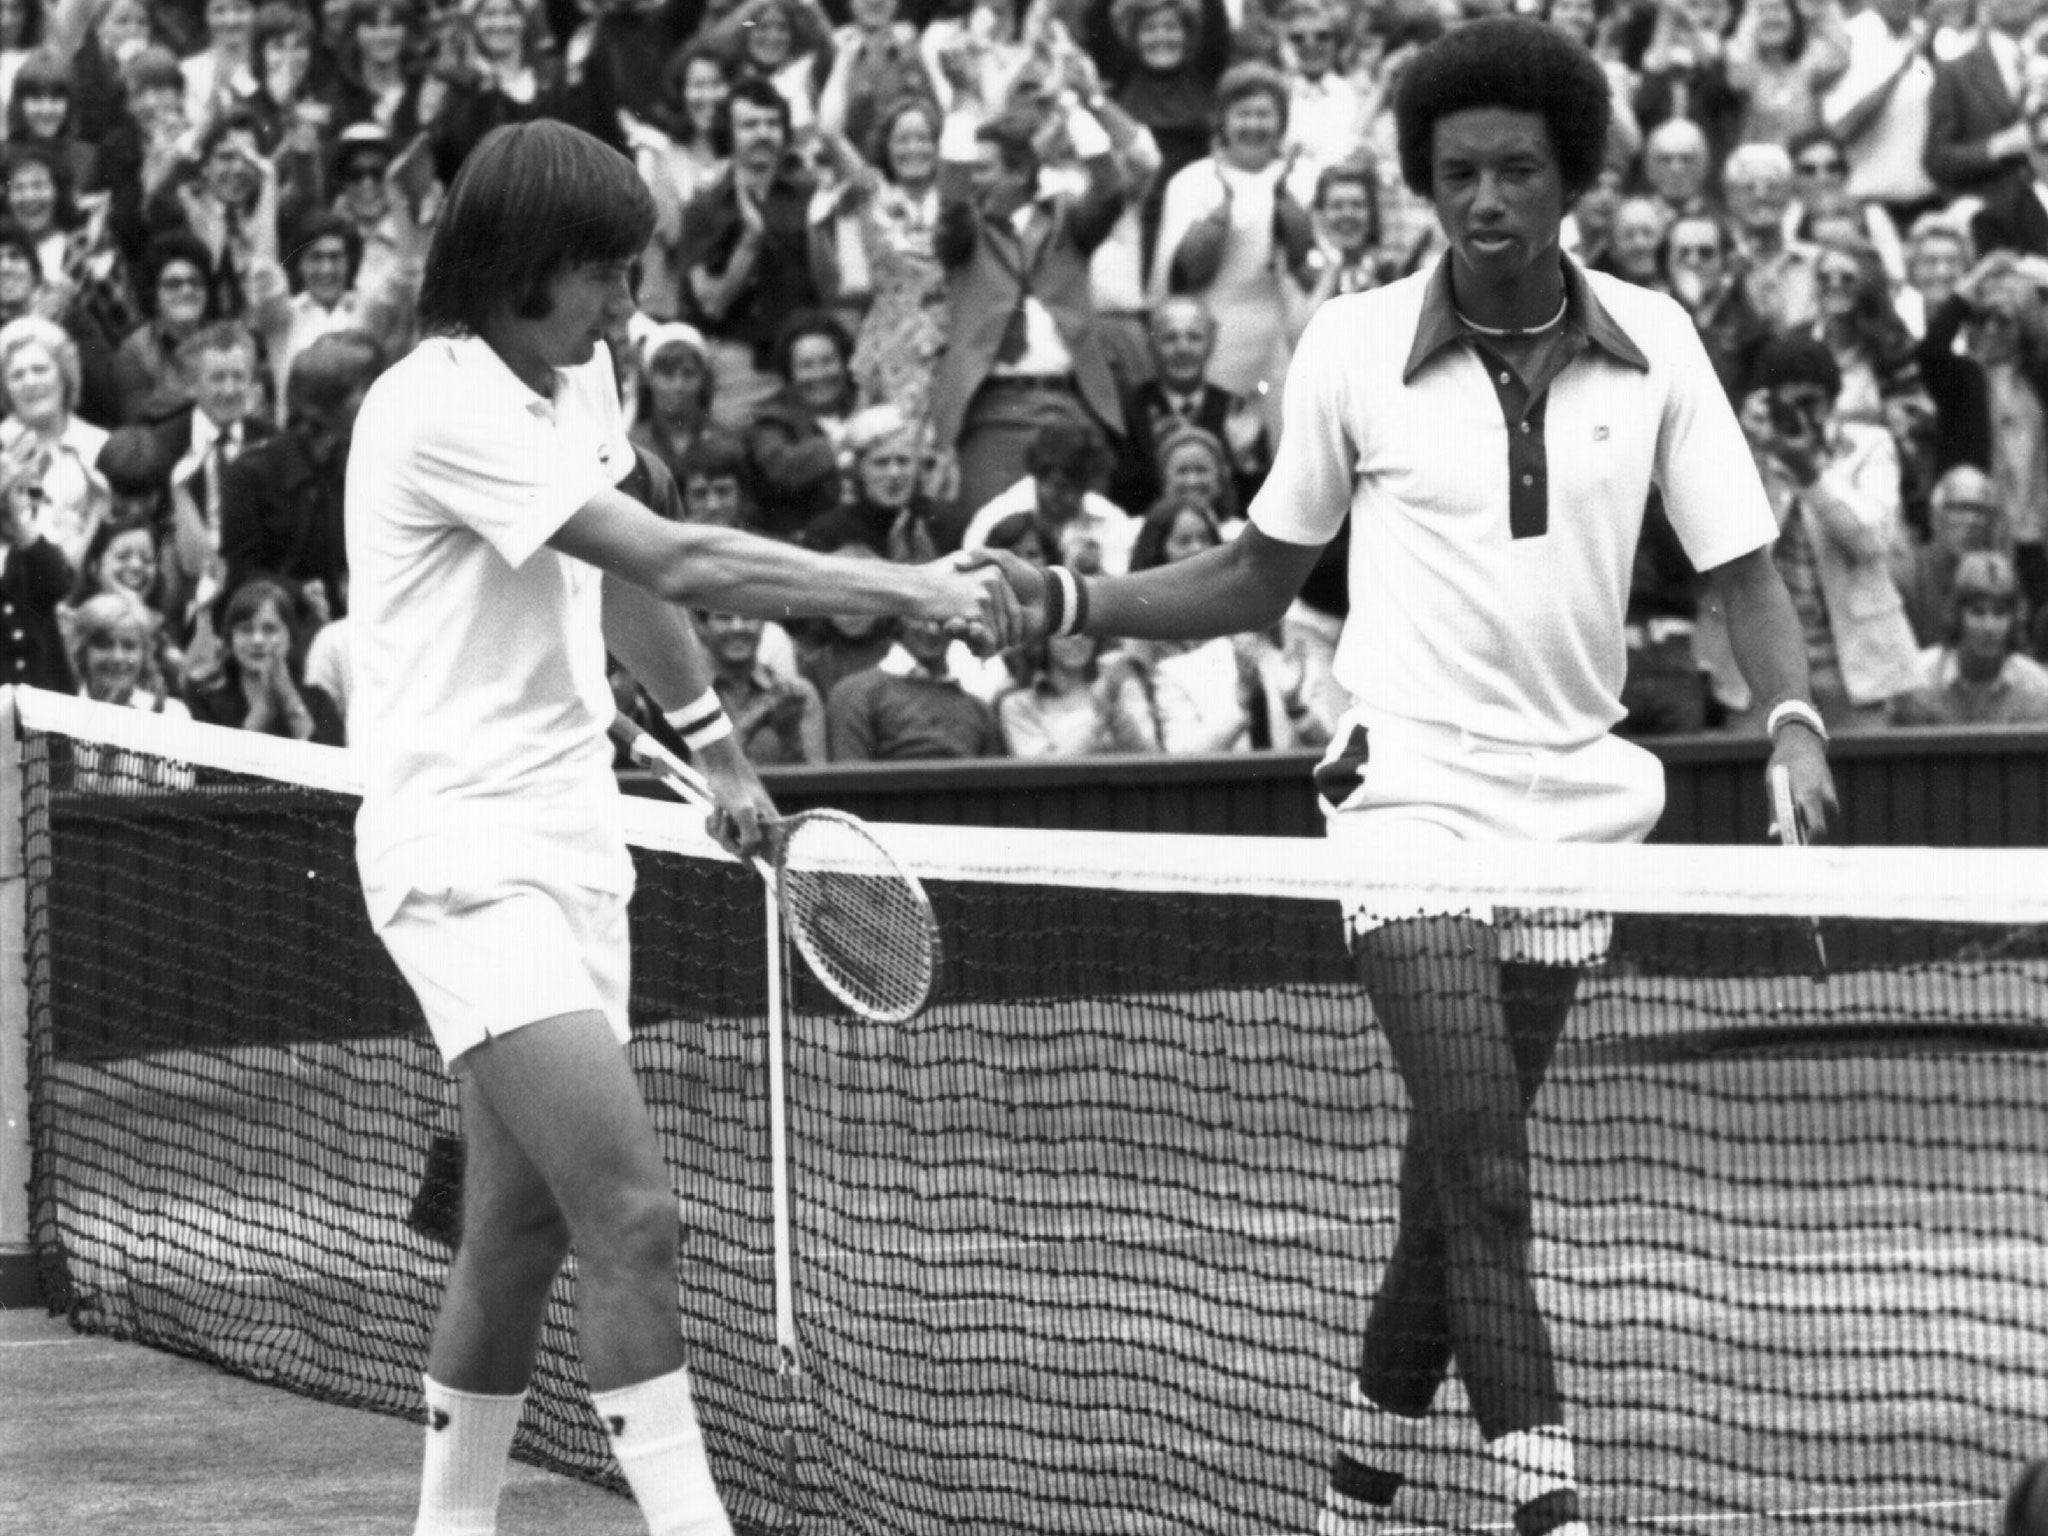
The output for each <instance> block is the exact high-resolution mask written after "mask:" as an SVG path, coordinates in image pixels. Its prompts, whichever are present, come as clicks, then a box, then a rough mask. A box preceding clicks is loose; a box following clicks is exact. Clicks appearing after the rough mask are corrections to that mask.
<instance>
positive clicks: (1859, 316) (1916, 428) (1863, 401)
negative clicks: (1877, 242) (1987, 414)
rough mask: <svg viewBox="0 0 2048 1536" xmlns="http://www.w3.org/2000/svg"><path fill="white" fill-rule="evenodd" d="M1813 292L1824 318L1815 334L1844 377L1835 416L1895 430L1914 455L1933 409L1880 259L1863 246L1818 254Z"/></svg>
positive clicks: (1843, 245) (1836, 244)
mask: <svg viewBox="0 0 2048 1536" xmlns="http://www.w3.org/2000/svg"><path fill="white" fill-rule="evenodd" d="M1814 285H1815V292H1816V294H1817V295H1818V304H1819V314H1818V315H1817V316H1816V318H1815V320H1814V322H1813V324H1812V326H1811V328H1810V329H1811V334H1813V335H1814V336H1816V337H1818V338H1819V339H1820V340H1821V341H1823V342H1825V343H1826V344H1827V347H1828V350H1829V351H1830V352H1832V353H1834V356H1835V364H1836V366H1837V367H1839V368H1840V369H1841V370H1842V389H1841V398H1840V400H1839V401H1838V402H1837V403H1836V407H1835V410H1836V414H1837V415H1838V416H1840V417H1841V418H1842V419H1843V420H1845V421H1861V422H1868V423H1870V424H1871V425H1872V426H1884V427H1889V428H1890V430H1891V432H1892V434H1893V435H1894V436H1895V437H1896V438H1898V439H1899V445H1900V448H1901V449H1902V450H1904V451H1911V450H1912V449H1913V447H1914V445H1915V443H1916V441H1917V438H1918V436H1919V433H1920V424H1921V421H1922V419H1923V418H1924V416H1925V415H1926V414H1927V411H1928V410H1929V409H1930V407H1929V406H1928V405H1927V401H1926V393H1925V391H1924V389H1923V388H1922V386H1921V381H1920V363H1919V358H1918V356H1917V354H1916V352H1915V349H1914V345H1913V337H1912V333H1911V332H1909V331H1908V330H1907V329H1906V322H1905V321H1903V320H1901V319H1900V318H1899V312H1898V311H1897V310H1896V309H1895V308H1893V306H1892V297H1891V284H1890V282H1889V281H1887V279H1886V277H1885V272H1884V265H1883V263H1881V262H1880V261H1879V260H1878V256H1877V252H1876V251H1875V250H1873V249H1872V248H1871V246H1870V245H1869V244H1868V242H1866V241H1862V240H1835V241H1831V242H1829V243H1828V244H1826V245H1823V246H1821V247H1819V255H1818V258H1817V259H1816V261H1815V263H1814Z"/></svg>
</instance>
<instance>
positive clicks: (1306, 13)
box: [1280, 0, 1366, 208]
mask: <svg viewBox="0 0 2048 1536" xmlns="http://www.w3.org/2000/svg"><path fill="white" fill-rule="evenodd" d="M1281 19H1282V22H1283V25H1282V27H1281V33H1280V35H1281V38H1282V41H1283V44H1284V46H1283V49H1282V56H1283V59H1284V60H1285V61H1286V64H1287V66H1288V67H1287V69H1286V75H1287V114H1286V115H1287V155H1288V159H1289V165H1288V169H1287V174H1286V177H1285V184H1286V187H1287V191H1288V194H1289V195H1290V196H1291V197H1292V198H1293V199H1294V201H1295V202H1296V203H1298V204H1299V205H1301V206H1302V207H1304V208H1305V207H1308V206H1309V205H1310V204H1312V203H1314V202H1315V200H1316V184H1317V182H1318V181H1319V180H1320V179H1321V177H1322V173H1323V172H1324V171H1326V170H1329V169H1331V168H1332V167H1334V166H1339V165H1345V164H1348V163H1352V162H1354V161H1355V160H1356V159H1357V158H1358V156H1359V155H1360V154H1362V153H1363V152H1364V149H1365V107H1366V102H1365V96H1364V93H1363V92H1361V91H1360V90H1359V88H1358V86H1357V85H1356V84H1355V83H1353V82H1352V80H1351V79H1350V78H1349V77H1348V76H1347V75H1345V74H1344V73H1343V71H1341V70H1340V69H1339V68H1338V67H1337V64H1338V52H1337V41H1338V38H1339V37H1340V36H1341V35H1342V30H1343V17H1342V15H1341V14H1340V11H1339V7H1338V6H1337V5H1336V4H1335V3H1334V0H1289V3H1288V4H1287V6H1286V7H1285V10H1284V11H1283V13H1282V18H1281Z"/></svg>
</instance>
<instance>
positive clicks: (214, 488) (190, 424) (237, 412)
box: [151, 320, 277, 549]
mask: <svg viewBox="0 0 2048 1536" xmlns="http://www.w3.org/2000/svg"><path fill="white" fill-rule="evenodd" d="M179 360H180V361H181V362H182V363H183V364H184V367H185V369H186V371H187V373H188V374H189V375H190V377H191V379H192V403H191V404H190V405H186V406H181V407H180V408H179V409H178V410H177V411H175V412H174V413H173V414H171V415H170V416H167V417H165V418H164V419H163V420H162V421H161V422H159V423H157V424H156V425H155V426H154V427H152V428H151V431H152V432H153V433H154V434H155V436H156V440H157V451H158V458H159V460H160V462H162V463H165V464H169V465H171V466H172V468H171V473H170V482H171V491H172V494H173V495H174V496H179V497H183V498H185V501H186V502H187V503H189V510H190V511H191V512H193V513H196V514H197V516H198V520H199V525H200V526H201V527H203V528H204V529H205V530H206V532H207V535H208V539H209V542H210V543H211V544H212V545H213V547H214V548H216V549H217V548H218V547H219V544H220V498H221V481H222V479H223V477H224V476H225V474H226V471H227V467H228V465H230V464H232V463H233V462H234V461H235V460H236V459H238V458H240V457H241V456H242V451H243V450H244V449H245V448H252V447H254V446H255V445H256V444H257V443H260V442H262V441H263V440H264V439H265V438H267V437H269V436H270V435H271V434H272V433H273V432H275V431H276V430H277V429H276V428H275V427H274V426H272V425H271V423H270V422H269V420H268V419H267V418H266V417H265V415H264V413H263V411H262V410H261V409H260V406H259V402H258V399H257V394H256V340H255V338H254V337H253V336H252V335H250V333H249V332H248V331H247V330H246V329H244V328H243V327H242V326H241V325H240V324H238V323H237V322H235V321H232V320H226V321H222V322H220V323H219V324H217V325H209V326H207V327H205V328H204V329H203V330H200V331H198V332H195V333H194V334H193V336H192V337H191V338H190V339H189V340H188V341H186V343H185V344H184V346H182V347H181V348H179ZM182 509H183V508H182V506H181V510H182Z"/></svg>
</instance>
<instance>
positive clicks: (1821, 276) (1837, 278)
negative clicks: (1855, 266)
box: [1813, 272, 1856, 288]
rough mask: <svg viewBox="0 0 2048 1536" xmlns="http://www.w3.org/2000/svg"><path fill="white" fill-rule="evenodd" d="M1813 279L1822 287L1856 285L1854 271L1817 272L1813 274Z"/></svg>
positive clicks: (1850, 286) (1849, 286)
mask: <svg viewBox="0 0 2048 1536" xmlns="http://www.w3.org/2000/svg"><path fill="white" fill-rule="evenodd" d="M1813 280H1814V281H1815V282H1816V283H1818V284H1820V286H1821V287H1823V288H1854V287H1855V286H1856V274H1855V273H1854V272H1818V273H1815V274H1814V279H1813Z"/></svg>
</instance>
